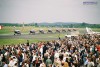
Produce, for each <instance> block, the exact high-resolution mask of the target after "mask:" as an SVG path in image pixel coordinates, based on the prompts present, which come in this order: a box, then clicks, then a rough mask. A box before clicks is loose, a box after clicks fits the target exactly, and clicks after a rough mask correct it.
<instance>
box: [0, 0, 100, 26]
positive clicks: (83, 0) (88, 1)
mask: <svg viewBox="0 0 100 67" xmlns="http://www.w3.org/2000/svg"><path fill="white" fill-rule="evenodd" d="M23 22H24V23H32V22H37V23H41V22H49V23H53V22H86V23H91V24H94V23H95V24H99V23H100V0H0V23H23Z"/></svg>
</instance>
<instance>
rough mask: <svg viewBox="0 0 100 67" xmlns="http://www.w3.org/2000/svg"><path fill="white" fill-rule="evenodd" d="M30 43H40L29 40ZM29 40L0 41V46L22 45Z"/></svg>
mask: <svg viewBox="0 0 100 67" xmlns="http://www.w3.org/2000/svg"><path fill="white" fill-rule="evenodd" d="M28 40H29V42H30V43H34V42H39V40H36V39H34V40H33V39H28ZM26 42H27V39H0V46H2V45H15V44H22V43H26Z"/></svg>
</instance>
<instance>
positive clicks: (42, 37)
mask: <svg viewBox="0 0 100 67" xmlns="http://www.w3.org/2000/svg"><path fill="white" fill-rule="evenodd" d="M16 29H17V30H21V32H22V33H25V34H27V35H23V36H22V35H21V36H16V37H17V38H16V37H15V38H14V36H13V31H14V27H8V26H6V27H3V29H2V30H0V35H6V34H9V35H12V36H11V37H10V36H9V37H8V38H6V36H5V38H2V37H1V38H0V45H1V46H2V45H15V44H20V43H26V42H27V40H29V41H30V43H33V42H39V41H48V40H52V39H53V38H54V39H57V38H58V36H60V37H61V38H64V36H65V35H66V33H61V34H59V33H54V34H39V35H38V34H37V35H28V33H29V31H30V30H32V29H34V30H35V31H36V32H38V30H39V29H43V30H45V31H47V30H48V29H49V28H46V27H32V26H25V27H24V28H22V27H16ZM51 29H52V30H55V29H56V28H51ZM59 29H61V28H59ZM92 29H93V31H97V32H100V29H99V28H92ZM77 30H79V31H80V32H81V33H83V32H84V31H85V28H78V29H77ZM24 37H31V38H24ZM32 37H33V38H32Z"/></svg>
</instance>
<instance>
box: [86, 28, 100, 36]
mask: <svg viewBox="0 0 100 67" xmlns="http://www.w3.org/2000/svg"><path fill="white" fill-rule="evenodd" d="M86 32H87V34H99V35H100V32H94V31H93V30H92V29H91V28H88V27H86Z"/></svg>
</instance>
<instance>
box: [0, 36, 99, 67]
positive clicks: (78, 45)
mask: <svg viewBox="0 0 100 67" xmlns="http://www.w3.org/2000/svg"><path fill="white" fill-rule="evenodd" d="M0 67H100V35H89V34H84V35H79V36H77V37H71V38H65V39H60V38H59V39H58V40H53V41H46V42H38V43H29V41H28V40H27V42H26V43H24V44H17V45H4V46H3V47H2V48H0Z"/></svg>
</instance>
